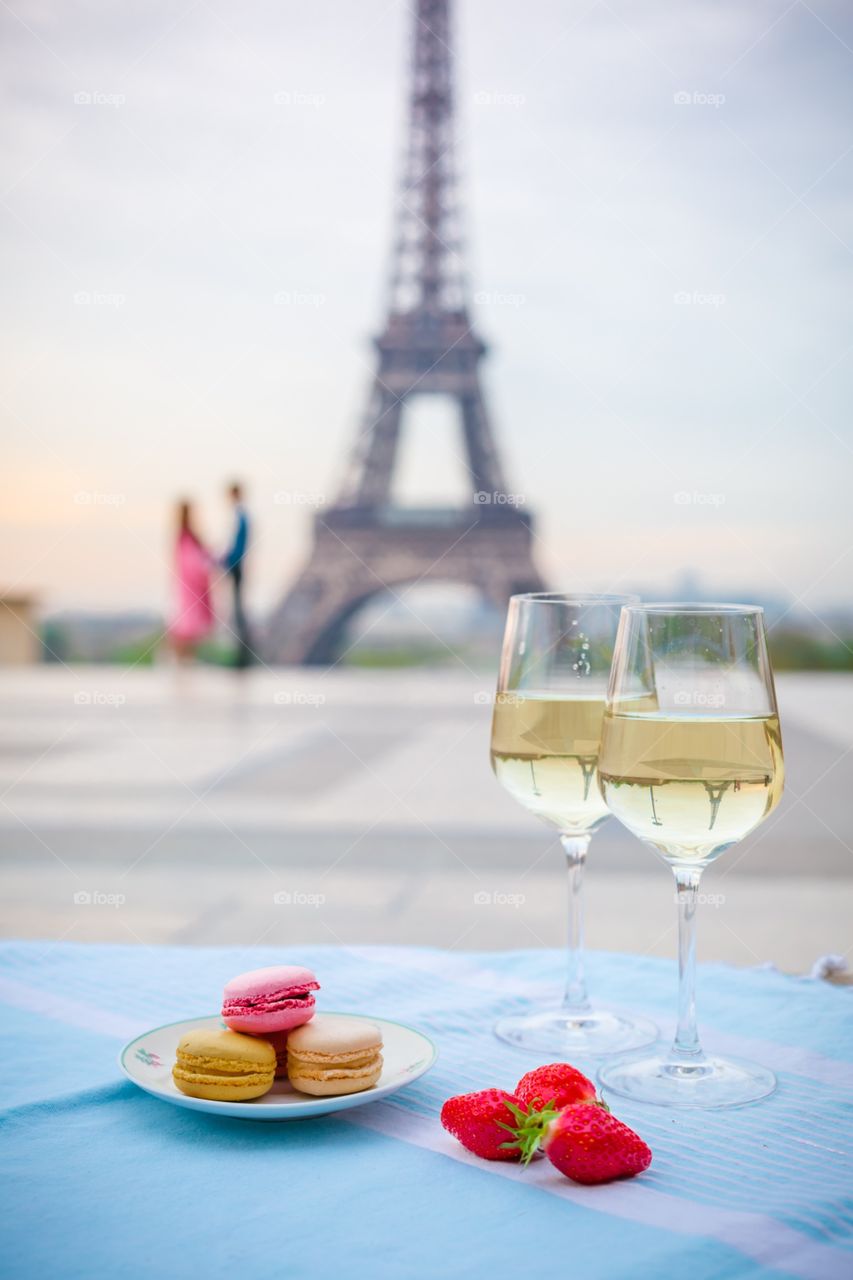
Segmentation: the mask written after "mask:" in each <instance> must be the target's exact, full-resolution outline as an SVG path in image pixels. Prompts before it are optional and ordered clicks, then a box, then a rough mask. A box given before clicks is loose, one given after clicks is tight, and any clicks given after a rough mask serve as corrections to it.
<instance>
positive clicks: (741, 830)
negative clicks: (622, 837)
mask: <svg viewBox="0 0 853 1280" xmlns="http://www.w3.org/2000/svg"><path fill="white" fill-rule="evenodd" d="M599 779H600V782H601V789H602V794H603V796H604V798H605V800H606V801H607V805H608V808H609V809H610V811H611V812H612V813H613V814H614V815H615V816H616V817H617V818H618V819H619V821H620V822H623V823H624V824H625V826H626V827H627V828H628V829H629V831H633V832H634V834H635V835H637V836H639V837H640V839H641V840H645V841H647V842H648V843H649V844H651V845H653V846H654V847H655V848H656V849H657V850H658V852H659V853H661V854H662V855H663V857H664V858H666V860H667V861H668V862H671V863H675V862H678V863H694V864H697V865H705V864H706V863H708V862H710V861H711V860H712V859H714V858H716V857H718V856H719V855H720V854H721V853H723V852H724V850H726V849H727V848H728V847H729V845H732V844H735V843H736V842H737V841H738V840H742V839H743V837H744V836H745V835H747V834H748V833H749V832H750V831H752V830H753V828H754V827H757V826H758V824H759V823H760V822H761V821H762V820H763V819H764V818H766V817H767V815H768V814H769V813H770V811H771V810H772V809H774V808H775V807H776V805H777V804H778V803H779V799H780V797H781V795H782V786H783V781H784V768H783V763H782V738H781V734H780V732H779V720H778V718H777V717H776V716H775V715H773V716H744V717H740V718H734V717H729V718H727V717H724V716H719V717H718V716H711V715H701V716H686V715H685V716H673V715H671V714H664V713H660V712H659V713H658V714H656V715H649V714H645V715H638V714H636V713H634V714H632V713H631V712H627V713H626V712H622V713H621V714H620V713H614V712H613V711H612V710H610V711H608V712H607V713H606V714H605V716H604V723H603V726H602V739H601V756H600V761H599Z"/></svg>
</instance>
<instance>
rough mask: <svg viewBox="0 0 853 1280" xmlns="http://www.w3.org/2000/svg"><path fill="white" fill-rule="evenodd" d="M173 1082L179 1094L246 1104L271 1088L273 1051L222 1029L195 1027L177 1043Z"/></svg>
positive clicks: (264, 1042) (273, 1066) (265, 1043)
mask: <svg viewBox="0 0 853 1280" xmlns="http://www.w3.org/2000/svg"><path fill="white" fill-rule="evenodd" d="M177 1052H178V1057H177V1061H176V1063H175V1065H174V1066H173V1067H172V1079H173V1080H174V1082H175V1084H176V1085H177V1087H178V1088H179V1089H180V1091H181V1093H186V1094H189V1096H190V1097H191V1098H210V1099H212V1100H213V1101H215V1102H248V1101H249V1099H251V1098H260V1097H262V1096H263V1094H265V1093H268V1092H269V1090H270V1089H271V1088H272V1084H273V1080H274V1079H275V1065H276V1061H275V1049H274V1048H273V1047H272V1045H271V1044H269V1043H268V1042H267V1041H266V1040H259V1039H256V1038H255V1037H254V1036H241V1035H240V1034H239V1032H237V1031H226V1030H224V1029H223V1028H222V1027H198V1028H196V1029H195V1030H193V1031H188V1032H187V1033H186V1035H184V1036H182V1037H181V1039H180V1040H179V1041H178V1051H177Z"/></svg>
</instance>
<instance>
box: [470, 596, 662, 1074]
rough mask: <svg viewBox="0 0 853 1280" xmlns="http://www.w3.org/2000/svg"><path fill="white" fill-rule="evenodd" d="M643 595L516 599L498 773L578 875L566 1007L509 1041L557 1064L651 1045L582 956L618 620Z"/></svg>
mask: <svg viewBox="0 0 853 1280" xmlns="http://www.w3.org/2000/svg"><path fill="white" fill-rule="evenodd" d="M636 599H637V597H636V596H616V595H599V596H585V595H557V594H552V593H547V592H545V593H541V592H540V593H534V594H531V595H518V596H513V597H512V598H511V600H510V602H509V612H508V614H507V622H506V630H505V632H504V642H503V650H502V654H501V664H500V673H499V676H498V689H497V694H496V696H495V709H494V716H493V720H492V743H491V756H492V768H493V769H494V771H495V774H496V776H497V779H498V781H499V782H500V783H501V784H502V786H503V787H505V788H506V790H507V791H508V792H509V794H510V795H511V796H512V797H513V798H514V799H515V800H517V801H518V802H519V804H522V805H523V806H524V807H525V808H526V809H529V810H530V811H531V813H535V814H536V816H537V817H539V818H541V819H543V821H545V822H546V823H548V825H549V826H551V827H554V828H555V829H556V830H557V831H558V832H559V836H560V842H561V844H562V846H563V850H564V852H565V855H566V861H567V864H568V870H569V913H568V923H569V956H568V983H567V987H566V993H565V997H564V1000H563V1003H562V1004H561V1005H558V1006H556V1007H554V1008H545V1009H535V1010H531V1011H527V1012H524V1013H518V1014H512V1015H508V1016H506V1017H504V1018H502V1019H501V1020H500V1021H499V1022H498V1024H497V1026H496V1027H495V1033H496V1034H497V1035H498V1036H499V1037H500V1038H501V1039H502V1040H506V1041H507V1042H508V1043H509V1044H513V1045H517V1046H519V1047H521V1048H524V1049H530V1050H531V1051H535V1052H537V1053H542V1054H550V1055H554V1056H555V1057H562V1058H569V1059H570V1058H571V1055H572V1054H589V1055H594V1054H601V1053H618V1052H621V1051H624V1050H627V1049H636V1048H639V1047H640V1046H641V1045H645V1044H650V1043H651V1042H652V1041H653V1040H654V1039H655V1038H656V1036H657V1028H656V1027H655V1025H654V1023H652V1022H649V1021H647V1020H646V1019H642V1018H633V1017H631V1018H629V1017H627V1016H623V1015H621V1014H619V1013H616V1012H613V1011H610V1010H606V1009H599V1008H594V1007H593V1006H592V1005H591V1004H590V1002H589V999H588V997H587V992H586V983H585V979H584V956H583V897H582V885H583V873H584V867H585V863H586V854H587V849H588V847H589V842H590V839H591V837H592V835H593V833H594V832H595V831H597V830H598V828H599V827H600V826H601V824H602V823H603V822H606V820H607V818H608V816H609V814H608V810H607V806H606V805H605V803H604V801H603V799H602V797H601V793H600V791H599V788H598V780H597V776H596V766H597V764H598V747H599V740H600V737H601V722H602V718H603V716H604V703H605V695H606V692H607V680H608V676H609V674H610V664H611V658H612V656H613V642H614V640H615V638H616V628H617V625H618V622H619V613H620V610H621V608H622V606H623V605H624V604H630V603H631V602H632V601H635V600H636Z"/></svg>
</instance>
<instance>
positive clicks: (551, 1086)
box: [515, 1062, 595, 1111]
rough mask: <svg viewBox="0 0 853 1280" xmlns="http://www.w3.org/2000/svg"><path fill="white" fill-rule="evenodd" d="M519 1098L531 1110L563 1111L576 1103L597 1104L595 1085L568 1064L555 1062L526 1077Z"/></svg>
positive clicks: (522, 1078)
mask: <svg viewBox="0 0 853 1280" xmlns="http://www.w3.org/2000/svg"><path fill="white" fill-rule="evenodd" d="M515 1096H516V1097H517V1098H521V1101H522V1102H523V1103H524V1104H525V1106H526V1107H529V1108H531V1109H532V1108H533V1107H546V1106H552V1107H556V1108H557V1110H558V1111H562V1109H563V1107H570V1106H573V1105H574V1103H576V1102H595V1085H594V1084H593V1083H592V1081H591V1080H587V1078H586V1076H585V1075H582V1074H581V1072H580V1071H578V1069H577V1067H571V1066H569V1064H568V1062H552V1063H551V1065H550V1066H547V1067H536V1069H535V1070H534V1071H528V1072H527V1075H525V1076H522V1077H521V1079H520V1080H519V1082H518V1084H517V1085H516V1086H515Z"/></svg>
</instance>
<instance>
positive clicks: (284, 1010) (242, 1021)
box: [222, 964, 320, 1036]
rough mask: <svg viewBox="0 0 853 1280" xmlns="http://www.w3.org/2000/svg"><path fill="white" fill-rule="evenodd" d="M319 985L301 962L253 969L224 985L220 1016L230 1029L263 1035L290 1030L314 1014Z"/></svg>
mask: <svg viewBox="0 0 853 1280" xmlns="http://www.w3.org/2000/svg"><path fill="white" fill-rule="evenodd" d="M319 990H320V984H319V982H318V981H317V979H316V978H315V977H314V974H313V973H312V972H311V970H310V969H303V968H302V967H301V966H300V965H290V964H285V965H271V966H270V968H268V969H252V970H251V972H249V973H241V974H240V975H239V977H237V978H232V979H231V981H230V982H227V983H226V984H225V995H224V997H223V1000H222V1018H223V1021H224V1022H225V1024H226V1026H229V1027H230V1028H231V1030H232V1031H246V1032H248V1033H249V1035H256V1036H262V1035H266V1034H267V1033H268V1032H270V1031H290V1030H291V1028H293V1027H301V1026H302V1024H303V1023H304V1022H310V1020H311V1018H313V1017H314V996H313V995H312V994H311V993H312V992H313V991H319Z"/></svg>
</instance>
